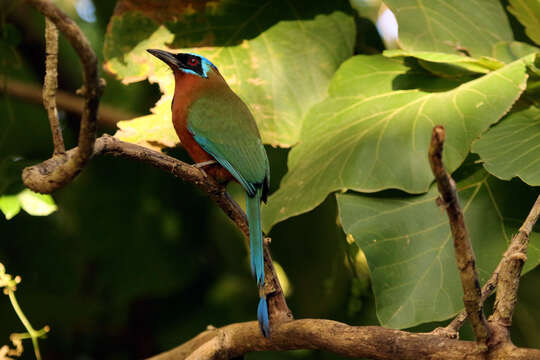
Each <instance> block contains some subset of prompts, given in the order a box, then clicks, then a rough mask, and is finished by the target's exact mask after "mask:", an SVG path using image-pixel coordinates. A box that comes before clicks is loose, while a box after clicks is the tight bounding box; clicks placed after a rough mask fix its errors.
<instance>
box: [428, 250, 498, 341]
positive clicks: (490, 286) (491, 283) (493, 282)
mask: <svg viewBox="0 0 540 360" xmlns="http://www.w3.org/2000/svg"><path fill="white" fill-rule="evenodd" d="M504 259H505V257H503V258H502V259H501V261H500V262H499V264H498V265H497V267H496V268H495V270H493V273H492V274H491V277H490V278H489V279H488V281H486V282H485V284H484V285H483V286H482V296H481V297H480V301H481V302H482V304H483V303H484V302H485V301H486V299H487V298H488V297H490V296H491V294H493V292H494V291H495V289H496V288H497V279H498V277H499V271H500V269H501V265H502V263H503V261H504ZM466 319H467V310H466V309H464V310H462V311H461V312H460V313H459V314H457V316H456V317H455V318H454V319H453V320H452V321H451V322H450V324H448V325H446V326H445V327H439V328H436V329H435V330H433V331H432V333H433V334H436V335H441V336H446V337H449V338H451V339H456V338H457V337H458V334H459V329H461V327H462V326H463V323H464V322H465V320H466Z"/></svg>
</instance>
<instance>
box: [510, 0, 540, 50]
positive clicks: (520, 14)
mask: <svg viewBox="0 0 540 360" xmlns="http://www.w3.org/2000/svg"><path fill="white" fill-rule="evenodd" d="M509 3H510V6H508V11H510V12H511V13H512V14H513V15H514V16H515V17H516V18H517V19H518V20H519V22H520V23H522V24H523V26H524V27H525V33H526V34H527V36H528V37H530V38H531V40H532V41H534V42H535V43H536V44H538V45H540V1H538V0H509Z"/></svg>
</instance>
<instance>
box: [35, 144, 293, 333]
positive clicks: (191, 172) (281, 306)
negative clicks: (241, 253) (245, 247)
mask: <svg viewBox="0 0 540 360" xmlns="http://www.w3.org/2000/svg"><path fill="white" fill-rule="evenodd" d="M77 152H78V149H77V148H75V149H71V150H69V151H67V152H66V153H65V154H64V155H57V156H53V157H52V158H50V159H48V160H46V161H44V162H42V163H40V164H38V165H35V166H34V168H35V171H37V172H38V173H43V174H48V173H52V172H54V171H55V169H57V168H58V167H61V166H62V164H65V163H66V161H70V160H71V158H72V157H74V156H77ZM93 155H112V156H118V157H123V158H128V159H133V160H138V161H142V162H145V163H148V164H150V165H152V166H154V167H157V168H159V169H161V170H164V171H166V172H168V173H170V174H171V175H173V176H175V177H177V178H179V179H181V180H183V181H186V182H189V183H192V184H195V185H196V186H197V187H198V188H199V189H201V190H202V191H204V192H205V193H207V194H208V196H209V197H210V199H212V200H213V201H214V202H215V203H216V204H217V205H218V206H219V207H220V208H221V209H222V210H223V212H224V213H225V214H227V216H228V217H229V218H230V219H231V220H232V221H233V222H234V223H235V224H236V226H237V227H238V228H239V229H240V231H241V232H242V234H244V236H245V237H246V238H249V227H248V222H247V218H246V215H245V213H244V211H243V210H242V208H240V206H239V205H238V204H237V203H236V202H235V201H234V200H233V199H232V198H231V197H230V196H229V194H228V193H227V191H226V190H225V187H224V186H222V185H220V184H218V183H217V182H216V181H215V180H214V179H213V178H211V177H208V176H207V175H206V174H205V172H204V171H202V170H200V169H199V168H197V167H194V166H191V165H189V164H186V163H184V162H182V161H180V160H177V159H175V158H173V157H170V156H168V155H166V154H164V153H161V152H157V151H154V150H151V149H148V148H145V147H143V146H139V145H135V144H131V143H127V142H123V141H120V140H118V139H116V138H114V137H112V136H109V135H104V136H102V137H100V138H98V139H97V140H96V143H95V146H94V151H93ZM268 243H269V240H268V238H267V240H266V241H265V242H264V268H265V286H264V289H263V292H264V294H265V295H266V297H267V301H268V308H269V317H270V325H271V327H274V326H276V325H278V324H280V323H282V322H286V321H290V320H292V314H291V311H290V310H289V308H288V306H287V302H286V301H285V296H284V295H283V290H282V289H281V285H280V283H279V279H278V277H277V274H276V270H275V268H274V264H273V262H272V257H271V256H270V251H269V249H268Z"/></svg>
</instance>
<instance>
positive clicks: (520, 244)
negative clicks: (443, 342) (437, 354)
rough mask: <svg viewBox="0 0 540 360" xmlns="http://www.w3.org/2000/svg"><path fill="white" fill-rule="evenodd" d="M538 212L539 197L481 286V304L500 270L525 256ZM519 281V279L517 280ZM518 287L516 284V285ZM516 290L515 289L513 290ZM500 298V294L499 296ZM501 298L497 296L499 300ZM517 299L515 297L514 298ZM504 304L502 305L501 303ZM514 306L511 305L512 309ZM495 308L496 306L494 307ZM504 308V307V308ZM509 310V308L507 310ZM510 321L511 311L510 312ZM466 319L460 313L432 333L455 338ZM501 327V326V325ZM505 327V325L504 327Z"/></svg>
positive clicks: (491, 289) (492, 286)
mask: <svg viewBox="0 0 540 360" xmlns="http://www.w3.org/2000/svg"><path fill="white" fill-rule="evenodd" d="M539 212H540V196H539V197H538V198H537V199H536V202H535V203H534V205H533V207H532V208H531V211H530V212H529V215H528V216H527V218H526V219H525V221H524V222H523V225H522V226H521V228H520V230H519V232H518V234H517V235H516V236H514V237H513V238H512V241H511V242H510V245H509V246H508V249H507V250H506V251H505V253H504V255H503V257H502V258H501V261H499V264H498V265H497V267H496V268H495V270H493V273H492V274H491V276H490V278H489V279H488V281H486V283H485V284H484V285H483V286H482V298H481V300H482V303H484V302H485V301H486V299H487V298H488V297H489V296H490V295H491V294H493V292H494V291H495V289H496V288H497V283H498V281H499V274H500V273H501V269H502V268H503V267H504V268H505V269H508V268H509V267H512V266H515V265H516V264H515V262H516V261H519V260H520V259H522V258H523V255H526V251H527V245H528V244H527V242H528V239H529V235H530V233H531V231H532V228H533V226H534V224H535V223H536V221H537V220H538V216H539ZM524 251H525V252H524ZM511 262H514V265H511V264H510V263H511ZM517 279H518V281H519V277H518V278H517ZM516 285H518V284H516ZM514 290H516V289H514ZM501 296H502V294H501ZM501 296H499V297H500V298H501ZM516 299H517V297H516ZM497 304H499V303H497ZM503 304H504V303H503ZM514 305H515V302H514V304H512V307H513V306H514ZM495 306H497V305H495ZM505 307H506V306H505ZM508 309H509V308H508ZM503 312H506V313H507V310H504V311H502V312H499V315H497V320H495V319H496V318H495V313H497V312H495V313H494V315H493V316H492V317H491V318H490V321H499V320H498V317H499V316H500V315H502V313H503ZM509 315H510V319H511V316H512V314H511V311H510V314H509ZM466 318H467V312H466V311H465V310H463V311H461V312H460V313H459V314H458V315H457V316H456V317H455V318H454V320H452V322H450V324H448V325H447V326H446V327H441V328H437V329H435V330H434V331H433V332H432V333H433V334H437V335H442V336H447V337H450V338H456V337H457V335H458V332H459V329H461V326H462V325H463V323H464V322H465V319H466ZM503 323H507V321H503ZM501 325H502V324H501ZM505 327H506V325H505Z"/></svg>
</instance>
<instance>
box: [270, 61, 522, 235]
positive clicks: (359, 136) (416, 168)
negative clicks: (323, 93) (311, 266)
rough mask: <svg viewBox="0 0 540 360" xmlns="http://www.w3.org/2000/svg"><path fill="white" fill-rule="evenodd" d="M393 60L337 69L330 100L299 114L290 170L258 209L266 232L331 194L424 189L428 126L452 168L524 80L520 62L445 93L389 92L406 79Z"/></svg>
mask: <svg viewBox="0 0 540 360" xmlns="http://www.w3.org/2000/svg"><path fill="white" fill-rule="evenodd" d="M396 61H397V60H394V59H386V58H384V57H382V56H378V57H377V61H370V60H369V57H365V56H357V57H354V58H353V59H351V60H349V61H347V62H346V63H345V64H344V65H343V66H342V68H340V70H338V72H337V73H336V76H335V80H334V81H333V83H332V85H331V87H330V97H329V98H328V99H326V100H325V101H323V102H321V103H320V104H318V105H316V106H314V107H313V109H312V111H310V113H309V114H308V115H307V116H306V119H305V121H304V127H303V128H302V134H301V137H300V143H299V144H298V145H297V146H296V147H294V148H293V149H292V150H291V152H290V155H289V162H288V167H289V172H288V173H287V174H286V175H285V177H284V178H283V180H282V183H281V187H280V188H279V189H278V191H277V192H275V193H274V194H273V195H272V196H271V197H270V199H269V201H268V206H266V207H264V210H263V211H264V216H263V221H264V228H265V230H269V229H270V227H271V226H272V225H273V224H275V223H277V222H279V221H282V220H284V219H286V218H288V217H291V216H294V215H297V214H301V213H303V212H306V211H309V210H311V209H313V208H314V207H315V206H317V205H318V204H320V203H321V202H322V201H323V200H324V199H325V198H326V196H327V195H328V194H329V193H331V192H333V191H336V190H347V189H353V190H357V191H362V192H375V191H379V190H382V189H388V188H397V189H402V190H404V191H407V192H410V193H420V192H424V191H427V189H428V188H429V184H430V183H431V181H432V179H433V176H432V174H431V170H430V167H429V164H428V160H427V152H428V146H429V139H430V135H431V129H432V128H433V126H434V125H437V124H442V125H444V126H445V127H446V131H447V134H448V136H447V137H448V141H447V145H446V147H445V152H444V158H445V163H446V164H447V166H448V167H449V169H450V170H454V169H456V168H457V167H458V166H459V165H460V164H461V163H462V161H463V160H464V159H465V157H466V156H467V154H468V153H469V147H470V144H471V142H472V141H473V140H474V139H475V138H476V137H477V136H478V135H480V134H481V133H482V132H483V131H485V130H486V129H487V128H488V127H489V126H490V125H491V124H493V123H495V122H497V121H498V120H499V119H500V118H501V117H502V116H503V115H504V114H505V113H506V112H507V111H508V110H509V109H510V107H511V106H512V104H513V103H514V102H515V101H516V99H517V98H518V97H519V96H520V94H521V93H522V92H523V90H524V89H525V82H526V79H527V75H526V65H525V59H524V60H522V61H516V62H514V63H512V64H510V65H507V66H505V67H503V68H501V69H499V70H497V71H493V72H491V73H489V74H487V75H484V76H482V77H481V78H478V79H476V80H473V81H469V82H467V83H464V84H462V85H460V86H458V87H456V88H455V89H452V90H449V91H442V92H437V93H430V92H426V91H420V90H404V91H391V89H392V88H393V86H394V85H396V83H400V82H404V79H405V78H407V77H408V76H409V75H407V74H406V73H405V74H404V73H403V66H402V65H399V63H396ZM526 61H527V62H530V61H532V55H531V56H530V57H528V58H526ZM366 64H367V65H368V66H369V68H366V67H365V66H366ZM400 66H401V69H400ZM351 69H355V70H356V71H351ZM343 73H345V74H346V75H343ZM371 78H373V79H375V80H374V81H373V82H371V81H369V80H370V79H371ZM360 83H361V84H360ZM381 83H382V85H381ZM371 86H377V89H375V88H372V87H371ZM365 88H367V89H368V90H367V91H366V90H363V89H365ZM378 89H381V93H378V94H377V91H378ZM355 90H357V92H356V93H355Z"/></svg>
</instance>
